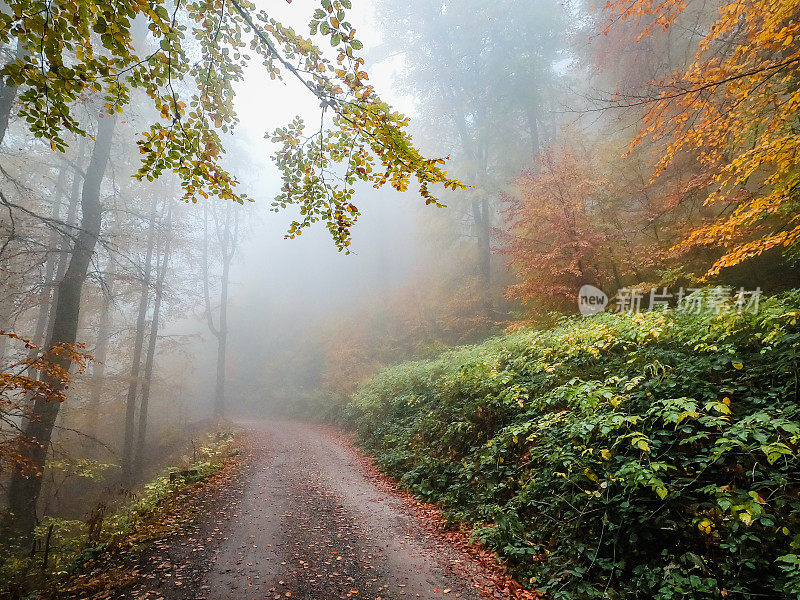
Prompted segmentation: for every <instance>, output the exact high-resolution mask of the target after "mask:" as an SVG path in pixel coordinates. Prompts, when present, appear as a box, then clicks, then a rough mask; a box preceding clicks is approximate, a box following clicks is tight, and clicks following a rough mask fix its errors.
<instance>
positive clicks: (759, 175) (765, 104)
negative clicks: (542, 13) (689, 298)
mask: <svg viewBox="0 0 800 600" xmlns="http://www.w3.org/2000/svg"><path fill="white" fill-rule="evenodd" d="M686 9H687V3H686V2H683V1H680V0H657V1H654V0H618V1H617V2H614V3H612V4H611V5H610V6H609V11H610V12H611V13H612V14H613V15H615V16H616V17H618V18H621V19H624V20H629V21H632V22H635V23H637V24H638V25H639V27H640V36H639V39H646V38H647V37H648V36H652V35H657V34H658V32H659V31H666V30H668V29H669V28H670V27H671V26H672V25H673V24H674V23H675V22H676V21H677V19H679V17H680V16H681V15H682V14H683V12H684V11H685V10H686ZM798 64H800V2H798V1H797V0H784V1H781V2H772V1H770V0H736V1H735V2H724V3H722V4H721V5H720V7H719V10H718V13H717V15H716V19H715V20H714V21H713V23H712V24H711V26H710V28H709V29H708V33H707V34H706V35H705V36H704V37H703V39H702V40H701V41H700V44H699V46H698V47H697V52H696V55H695V57H694V60H693V61H692V62H691V63H690V64H689V65H688V67H687V68H686V69H684V70H681V71H679V72H677V73H676V74H675V75H673V76H669V77H666V78H664V79H661V80H658V81H652V82H651V83H650V86H649V89H647V90H644V91H642V92H641V93H639V94H637V95H635V96H631V95H622V96H621V97H620V98H618V102H619V104H620V105H623V106H631V105H634V106H635V105H639V106H644V107H645V108H646V114H645V127H644V128H643V129H642V131H641V132H640V134H639V135H638V136H637V137H636V138H635V139H634V141H633V145H634V146H635V145H637V144H639V143H641V142H642V141H644V140H645V139H647V138H652V139H656V140H661V141H663V142H665V144H666V149H665V151H664V152H663V153H662V155H661V157H660V161H659V162H658V164H657V166H656V175H658V174H659V173H660V172H662V171H663V170H664V169H666V168H668V167H669V166H670V165H672V164H674V162H675V161H676V159H677V157H678V156H680V154H681V153H682V152H686V151H689V152H694V153H697V155H698V156H699V159H700V161H701V162H702V165H703V167H704V169H705V170H706V171H707V172H708V173H710V174H711V175H712V176H713V179H714V181H713V186H712V187H711V189H710V193H708V194H707V198H706V204H707V205H710V206H712V207H714V206H715V207H716V211H715V212H716V216H715V218H713V219H709V220H708V221H707V222H706V223H705V224H703V225H702V226H700V227H697V228H695V229H693V230H692V231H691V232H690V233H689V234H688V235H687V236H686V237H685V239H684V241H683V242H682V243H681V244H679V245H678V246H677V249H679V250H687V249H691V248H697V247H713V248H721V249H722V256H721V257H720V258H719V259H718V260H717V261H716V262H714V264H713V265H712V266H711V268H710V269H709V270H708V273H707V275H715V274H718V273H719V272H720V270H721V269H723V268H724V267H729V266H733V265H736V264H738V263H740V262H742V261H744V260H747V259H749V258H753V257H755V256H758V255H760V254H762V253H764V252H766V251H768V250H770V249H773V248H776V249H783V250H784V251H786V252H789V253H790V254H792V255H793V256H796V255H797V248H798V243H800V223H798V217H797V214H798V198H800V196H798V183H799V182H800V179H798V172H797V153H798V151H799V150H800V137H799V136H798V135H797V112H798V107H800V86H798V84H797V72H798V71H797V68H798Z"/></svg>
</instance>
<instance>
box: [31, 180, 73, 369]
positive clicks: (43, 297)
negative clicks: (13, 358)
mask: <svg viewBox="0 0 800 600" xmlns="http://www.w3.org/2000/svg"><path fill="white" fill-rule="evenodd" d="M66 178H67V168H66V166H64V167H61V169H59V172H58V181H57V182H56V189H55V195H54V196H53V206H52V209H51V210H50V218H51V219H53V221H58V220H59V219H60V218H61V197H62V196H63V195H64V184H65V183H66ZM57 246H58V232H57V231H52V232H51V235H50V240H49V242H48V244H47V249H46V250H45V251H46V252H47V254H46V256H45V263H44V281H43V282H42V290H41V292H39V310H38V313H37V315H36V327H35V328H34V331H33V338H32V341H33V343H34V344H39V345H43V344H44V343H45V341H46V339H45V336H46V335H47V333H48V332H47V331H46V327H47V324H48V321H49V315H50V307H51V303H50V299H51V297H52V295H53V284H54V283H55V271H56V260H55V257H54V256H53V255H52V253H53V252H57ZM38 354H39V351H38V350H37V349H35V348H33V349H31V351H30V352H29V353H28V358H29V359H30V360H33V359H34V358H36V356H37V355H38ZM28 376H29V377H31V378H32V379H36V378H38V373H37V371H36V369H31V370H30V371H29V373H28Z"/></svg>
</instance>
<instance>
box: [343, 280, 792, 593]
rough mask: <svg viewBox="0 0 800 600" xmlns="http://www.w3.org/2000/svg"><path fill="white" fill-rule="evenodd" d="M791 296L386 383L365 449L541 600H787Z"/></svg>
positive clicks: (577, 333) (508, 349) (533, 343)
mask: <svg viewBox="0 0 800 600" xmlns="http://www.w3.org/2000/svg"><path fill="white" fill-rule="evenodd" d="M798 315H800V293H798V292H794V293H791V294H788V295H784V296H782V297H780V298H768V299H763V300H762V302H761V306H760V308H759V310H758V311H757V313H756V314H753V313H751V312H744V313H742V314H736V312H735V311H732V310H731V311H729V312H728V313H725V314H716V313H713V312H712V313H705V314H687V313H682V312H668V313H661V312H659V313H646V314H638V315H635V314H634V315H614V314H601V315H597V316H594V317H591V318H569V319H564V320H563V321H561V322H560V324H559V325H558V326H556V327H555V328H552V329H548V330H543V331H532V330H526V331H521V332H516V333H512V334H508V335H505V336H501V337H498V338H494V339H491V340H489V341H487V342H485V343H483V344H481V345H478V346H470V347H464V348H458V349H454V350H451V351H447V352H445V353H444V354H442V355H441V356H439V357H438V358H435V359H433V360H427V361H418V362H409V363H404V364H401V365H398V366H395V367H392V368H389V369H387V370H385V371H383V372H381V373H379V374H378V375H376V376H375V377H373V378H372V379H371V380H369V381H367V382H366V383H364V384H363V385H362V386H361V388H360V390H359V392H358V393H357V394H356V395H355V397H354V398H353V399H352V401H351V402H350V404H349V405H348V407H347V409H346V410H347V419H348V420H349V421H350V423H351V424H353V425H354V426H355V427H357V430H358V439H359V441H360V443H361V444H362V445H363V447H364V448H365V449H366V450H368V451H369V452H371V453H372V454H373V455H374V456H376V458H377V460H378V462H379V464H380V466H381V467H382V468H383V469H385V470H386V471H387V472H388V473H390V474H391V475H393V476H395V477H397V478H398V479H399V480H400V481H401V483H402V484H403V485H405V486H407V487H408V488H409V489H411V490H412V491H413V492H414V493H416V494H417V495H419V496H420V497H423V498H425V499H428V500H433V501H436V502H439V503H441V504H442V505H443V506H444V507H445V508H446V509H447V514H448V515H449V516H450V517H451V518H453V519H454V520H458V521H460V522H465V523H468V524H471V525H473V526H475V533H474V535H475V536H476V537H477V538H478V539H480V540H481V541H482V542H484V543H485V544H487V545H489V546H490V547H492V548H494V549H495V550H496V551H497V552H498V553H499V554H500V555H501V556H502V557H504V558H505V559H506V560H508V561H509V563H510V564H511V565H512V566H513V568H514V570H515V571H516V573H517V574H518V576H519V577H520V578H521V579H522V580H523V581H525V582H527V583H529V584H530V585H531V586H532V587H536V588H538V589H539V590H542V591H545V592H547V593H548V594H550V595H551V596H552V597H554V598H607V597H610V598H622V597H625V598H628V597H630V598H633V597H638V598H658V599H669V598H689V597H691V598H719V597H725V596H728V597H744V598H750V597H753V598H755V597H763V596H764V595H766V596H768V597H776V596H779V597H800V596H799V594H800V551H799V550H798V547H800V498H798V491H799V487H800V460H798V442H800V405H798V342H799V341H800V328H798V324H797V317H798Z"/></svg>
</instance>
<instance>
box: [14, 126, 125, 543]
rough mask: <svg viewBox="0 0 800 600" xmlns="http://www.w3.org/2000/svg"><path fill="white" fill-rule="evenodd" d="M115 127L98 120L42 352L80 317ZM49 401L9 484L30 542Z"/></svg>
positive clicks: (49, 424)
mask: <svg viewBox="0 0 800 600" xmlns="http://www.w3.org/2000/svg"><path fill="white" fill-rule="evenodd" d="M115 125H116V115H112V116H105V117H103V116H102V115H101V118H100V119H99V122H98V128H97V137H96V141H95V144H94V150H93V152H92V158H91V161H90V162H89V166H88V167H87V170H86V177H85V179H84V183H83V194H82V196H81V208H82V213H83V214H82V218H81V227H80V230H79V232H78V235H77V237H76V239H75V245H74V248H73V251H72V255H71V258H70V261H69V266H68V267H67V270H66V273H65V275H64V278H63V279H62V280H61V282H60V283H59V285H58V298H57V301H56V305H55V307H54V313H55V319H54V320H53V330H52V332H51V334H50V336H49V339H48V341H47V344H46V345H47V347H48V348H53V347H54V346H57V345H60V344H68V345H72V344H74V343H75V339H76V336H77V331H78V317H79V315H80V304H81V290H82V288H83V282H84V281H85V280H86V274H87V271H88V268H89V263H90V261H91V258H92V254H93V253H94V247H95V245H96V244H97V239H98V237H99V236H100V227H101V222H102V204H101V202H100V186H101V184H102V182H103V176H104V174H105V170H106V165H107V164H108V158H109V155H110V153H111V140H112V138H113V135H114V126H115ZM47 359H48V360H50V361H52V362H54V363H56V364H58V365H60V366H61V367H62V368H64V369H69V367H70V364H71V361H70V359H69V357H66V356H63V355H62V356H59V355H58V354H56V353H54V352H48V354H47ZM44 382H45V383H46V384H47V385H48V386H50V387H51V388H52V389H54V390H58V391H61V390H63V387H64V384H63V382H62V381H60V380H58V379H54V378H51V377H45V378H44ZM51 400H52V398H50V397H49V395H44V394H40V395H38V396H37V397H36V399H35V401H34V403H33V408H32V410H31V415H30V418H29V419H28V421H27V423H26V424H25V429H24V431H23V441H24V442H25V445H24V446H23V449H22V451H21V455H22V456H21V458H22V459H23V461H25V462H26V463H27V465H28V467H29V468H27V469H24V468H21V467H18V468H17V469H15V471H14V473H13V474H12V478H11V482H10V484H9V490H8V498H9V513H10V515H11V519H12V523H11V525H12V527H14V528H15V529H16V530H17V531H18V532H19V533H21V534H22V535H25V536H30V535H31V533H32V532H33V528H34V526H35V525H36V505H37V503H38V500H39V494H40V492H41V489H42V479H43V472H44V468H45V458H46V456H47V451H48V448H49V446H50V440H51V438H52V434H53V426H54V425H55V421H56V417H57V416H58V410H59V407H60V404H59V402H57V401H54V400H53V401H51Z"/></svg>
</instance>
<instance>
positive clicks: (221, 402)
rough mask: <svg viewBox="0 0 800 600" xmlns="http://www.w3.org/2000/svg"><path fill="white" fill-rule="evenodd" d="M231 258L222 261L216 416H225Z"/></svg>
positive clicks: (215, 391) (215, 398)
mask: <svg viewBox="0 0 800 600" xmlns="http://www.w3.org/2000/svg"><path fill="white" fill-rule="evenodd" d="M230 265H231V263H230V260H224V261H223V263H222V289H221V291H220V305H219V335H218V336H217V385H216V387H215V389H214V416H215V417H223V416H225V357H226V354H227V351H228V277H229V274H230Z"/></svg>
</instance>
